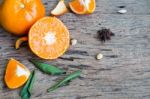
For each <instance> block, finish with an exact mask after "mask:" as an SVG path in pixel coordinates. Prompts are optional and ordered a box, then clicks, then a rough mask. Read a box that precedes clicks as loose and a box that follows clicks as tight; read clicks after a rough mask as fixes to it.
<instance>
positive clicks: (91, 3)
mask: <svg viewBox="0 0 150 99" xmlns="http://www.w3.org/2000/svg"><path fill="white" fill-rule="evenodd" d="M84 3H85V7H86V9H87V13H93V12H94V11H95V6H96V5H95V0H84Z"/></svg>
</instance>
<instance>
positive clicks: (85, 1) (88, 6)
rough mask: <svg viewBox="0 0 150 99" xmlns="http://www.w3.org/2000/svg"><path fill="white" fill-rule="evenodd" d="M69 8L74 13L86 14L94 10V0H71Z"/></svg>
mask: <svg viewBox="0 0 150 99" xmlns="http://www.w3.org/2000/svg"><path fill="white" fill-rule="evenodd" d="M69 6H70V8H71V10H72V11H73V12H74V13H76V14H88V13H93V12H94V11H95V0H73V1H71V2H70V3H69Z"/></svg>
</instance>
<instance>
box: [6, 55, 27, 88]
mask: <svg viewBox="0 0 150 99" xmlns="http://www.w3.org/2000/svg"><path fill="white" fill-rule="evenodd" d="M29 76H30V71H29V70H28V69H27V68H26V67H25V66H24V65H23V64H21V63H20V62H19V61H17V60H15V59H13V58H11V59H10V60H9V62H8V64H7V67H6V72H5V77H4V79H5V83H6V85H7V86H8V88H10V89H15V88H18V87H20V86H22V85H23V84H24V83H25V82H26V81H27V80H28V78H29Z"/></svg>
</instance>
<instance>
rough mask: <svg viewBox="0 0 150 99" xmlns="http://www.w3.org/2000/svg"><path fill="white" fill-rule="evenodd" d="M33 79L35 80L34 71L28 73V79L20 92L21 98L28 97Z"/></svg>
mask: <svg viewBox="0 0 150 99" xmlns="http://www.w3.org/2000/svg"><path fill="white" fill-rule="evenodd" d="M34 80H35V71H33V72H32V73H31V74H30V76H29V79H28V81H27V82H26V84H25V85H24V87H23V88H22V90H21V92H20V96H21V98H22V99H30V97H31V91H32V88H33V83H34Z"/></svg>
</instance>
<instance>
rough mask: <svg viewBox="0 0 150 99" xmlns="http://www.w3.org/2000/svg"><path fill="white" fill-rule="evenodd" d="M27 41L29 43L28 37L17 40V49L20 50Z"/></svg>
mask: <svg viewBox="0 0 150 99" xmlns="http://www.w3.org/2000/svg"><path fill="white" fill-rule="evenodd" d="M27 41H28V37H26V36H25V37H21V38H19V39H17V41H16V44H15V48H16V49H19V48H20V46H21V44H22V43H24V42H27Z"/></svg>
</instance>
